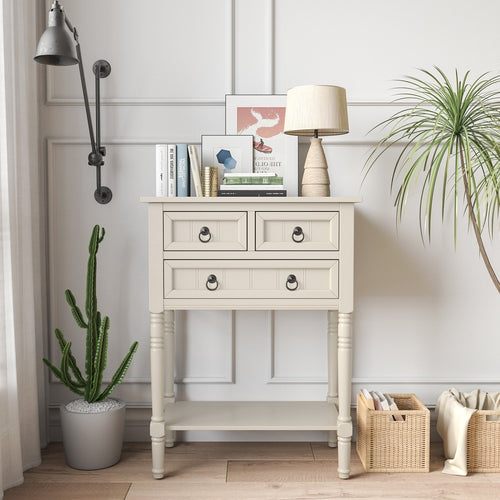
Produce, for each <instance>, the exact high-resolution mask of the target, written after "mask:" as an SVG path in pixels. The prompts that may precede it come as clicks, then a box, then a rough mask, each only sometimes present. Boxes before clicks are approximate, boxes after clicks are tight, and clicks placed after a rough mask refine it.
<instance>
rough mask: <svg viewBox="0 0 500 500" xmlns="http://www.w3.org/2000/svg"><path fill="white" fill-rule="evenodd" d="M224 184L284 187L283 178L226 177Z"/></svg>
mask: <svg viewBox="0 0 500 500" xmlns="http://www.w3.org/2000/svg"><path fill="white" fill-rule="evenodd" d="M224 183H225V184H227V185H231V186H233V185H236V186H238V185H252V186H253V185H282V184H283V177H277V176H273V177H269V176H268V177H246V176H245V177H243V176H242V177H227V176H225V177H224Z"/></svg>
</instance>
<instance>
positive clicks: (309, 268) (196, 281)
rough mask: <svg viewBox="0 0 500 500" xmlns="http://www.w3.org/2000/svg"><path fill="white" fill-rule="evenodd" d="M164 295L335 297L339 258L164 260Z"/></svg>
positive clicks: (191, 296)
mask: <svg viewBox="0 0 500 500" xmlns="http://www.w3.org/2000/svg"><path fill="white" fill-rule="evenodd" d="M163 267H164V298H166V299H168V298H170V299H176V298H185V299H187V298H204V297H207V298H221V299H222V298H239V299H244V298H269V299H272V298H281V299H282V298H290V299H296V298H318V299H320V298H322V299H324V298H332V299H336V298H338V283H339V271H338V260H314V261H309V260H289V261H287V260H265V261H261V260H203V261H197V260H165V261H164V266H163Z"/></svg>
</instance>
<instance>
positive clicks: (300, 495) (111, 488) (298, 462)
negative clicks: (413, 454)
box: [5, 443, 500, 500]
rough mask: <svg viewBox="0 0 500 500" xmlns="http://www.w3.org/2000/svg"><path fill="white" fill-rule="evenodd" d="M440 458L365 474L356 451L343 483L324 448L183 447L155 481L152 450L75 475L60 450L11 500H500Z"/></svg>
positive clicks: (478, 479) (47, 455) (497, 484)
mask: <svg viewBox="0 0 500 500" xmlns="http://www.w3.org/2000/svg"><path fill="white" fill-rule="evenodd" d="M353 448H354V447H353ZM441 454H442V445H441V443H433V444H432V446H431V472H430V473H412V474H408V473H365V472H364V470H363V467H362V466H361V463H360V461H359V459H358V456H357V454H356V452H355V451H354V450H353V454H352V476H351V478H350V479H348V480H341V479H338V478H337V472H336V469H337V452H336V450H332V449H329V448H328V447H327V446H326V444H325V443H180V444H178V445H176V447H175V448H172V449H167V450H166V455H167V472H168V475H167V477H166V478H165V479H163V480H154V479H153V478H152V477H151V472H150V469H151V461H150V460H151V457H150V444H149V443H129V444H126V445H125V447H124V449H123V454H122V459H121V461H120V462H119V463H118V464H117V465H115V466H114V467H110V468H109V469H103V470H100V471H78V470H74V469H70V468H69V467H67V466H66V465H65V463H64V453H63V449H62V446H61V444H59V443H55V444H51V445H49V446H48V448H47V449H46V450H43V457H42V465H40V466H39V467H36V468H34V469H31V470H30V471H28V472H26V474H25V483H24V484H23V485H22V486H18V487H16V488H11V489H10V490H7V491H6V492H5V500H17V499H30V500H32V499H37V500H45V499H47V500H48V499H50V500H86V499H92V500H96V499H106V500H115V499H116V500H118V499H120V500H121V499H125V498H126V499H127V500H148V499H166V500H187V499H189V500H250V499H252V500H254V499H255V500H258V499H276V500H291V499H294V500H295V499H300V500H307V499H315V500H318V499H333V498H349V499H356V498H358V499H361V498H364V499H366V498H368V499H373V500H375V499H382V498H384V499H387V498H394V499H403V498H415V499H416V498H419V499H435V498H436V499H437V498H439V499H447V500H452V499H457V498H460V499H471V500H481V499H488V500H492V499H495V498H500V474H486V473H484V474H483V473H476V474H470V475H469V476H467V477H457V476H450V475H447V474H443V473H442V472H441V469H442V463H443V458H442V456H441Z"/></svg>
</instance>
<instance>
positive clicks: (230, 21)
mask: <svg viewBox="0 0 500 500" xmlns="http://www.w3.org/2000/svg"><path fill="white" fill-rule="evenodd" d="M51 1H52V0H48V1H46V2H45V4H46V11H45V12H48V8H49V7H48V6H49V4H50V3H51ZM234 9H235V0H224V32H225V53H224V89H223V92H224V95H222V96H221V97H219V98H206V97H204V96H199V97H193V98H176V97H157V98H137V97H132V96H129V97H119V98H111V99H110V98H103V97H101V105H102V106H224V105H225V94H233V93H234V80H235V73H234V72H235V65H234V54H235V46H234V43H235V39H234V37H235V26H234ZM41 22H42V23H43V24H42V26H41V32H42V31H43V30H44V29H45V24H44V23H45V22H46V19H45V17H43V18H42V21H41ZM83 43H84V42H83ZM44 71H45V89H46V95H45V103H46V104H47V105H49V106H83V105H84V102H83V98H81V97H74V98H63V97H60V96H57V94H56V90H55V79H54V71H53V69H52V68H50V66H47V67H45V68H44ZM75 71H76V69H75ZM87 87H88V88H89V91H91V89H92V88H93V80H91V81H89V80H88V81H87ZM78 90H79V92H78V95H80V93H81V89H80V87H78ZM89 101H90V103H91V105H93V104H95V99H90V97H89Z"/></svg>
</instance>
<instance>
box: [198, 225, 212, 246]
mask: <svg viewBox="0 0 500 500" xmlns="http://www.w3.org/2000/svg"><path fill="white" fill-rule="evenodd" d="M207 236H208V238H207ZM198 238H199V240H200V241H201V242H202V243H208V242H209V241H210V240H211V239H212V233H210V229H208V227H207V226H203V227H202V228H201V229H200V234H199V235H198Z"/></svg>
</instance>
